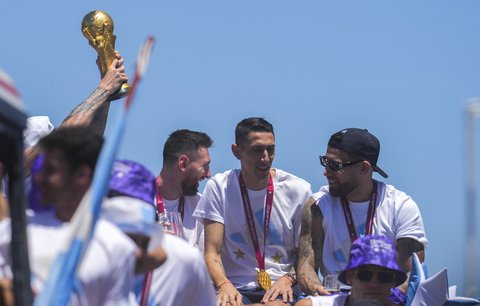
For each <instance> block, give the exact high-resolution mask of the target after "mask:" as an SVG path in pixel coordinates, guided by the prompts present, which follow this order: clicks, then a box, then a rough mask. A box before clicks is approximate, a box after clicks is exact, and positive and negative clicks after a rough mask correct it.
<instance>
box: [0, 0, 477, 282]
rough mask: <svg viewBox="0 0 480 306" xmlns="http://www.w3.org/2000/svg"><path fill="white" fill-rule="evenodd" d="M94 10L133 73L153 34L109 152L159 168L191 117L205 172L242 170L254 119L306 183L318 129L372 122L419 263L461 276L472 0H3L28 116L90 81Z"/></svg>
mask: <svg viewBox="0 0 480 306" xmlns="http://www.w3.org/2000/svg"><path fill="white" fill-rule="evenodd" d="M95 9H102V10H105V11H106V12H108V13H109V14H110V15H111V16H112V18H113V19H114V22H115V31H114V33H115V34H116V35H117V45H116V48H117V49H118V50H119V51H120V53H121V54H122V55H123V57H124V58H125V61H126V67H127V72H129V73H130V72H132V71H133V68H134V60H135V58H136V56H137V53H138V51H139V48H140V45H141V43H142V42H143V41H144V40H145V38H146V37H147V36H148V35H153V36H154V37H155V38H156V45H155V47H154V50H153V53H152V56H151V61H150V66H149V69H148V71H147V74H146V76H145V78H144V80H143V82H142V83H141V84H140V87H139V91H138V93H137V95H136V100H135V102H134V103H135V105H134V107H133V109H132V111H131V114H130V117H129V122H128V126H127V131H126V134H125V138H124V141H123V145H122V148H121V150H120V152H119V157H122V158H129V159H133V160H136V161H139V162H142V163H144V164H145V165H147V166H148V167H149V168H150V169H151V170H152V171H153V172H154V173H155V174H158V172H159V170H160V168H161V164H162V148H163V144H164V142H165V139H166V138H167V136H168V135H169V134H170V133H171V132H172V131H174V130H176V129H180V128H188V129H193V130H200V131H204V132H206V133H208V134H209V135H210V136H211V137H212V138H213V139H214V142H215V144H214V147H213V148H212V149H211V150H210V153H211V157H212V165H211V169H212V173H217V172H223V171H225V170H228V169H231V168H236V167H239V163H238V161H237V160H236V159H235V158H234V157H233V155H232V154H231V151H230V145H231V144H232V143H233V141H234V129H235V126H236V124H237V122H239V121H240V120H241V119H243V118H246V117H251V116H261V117H265V118H266V119H267V120H268V121H270V122H271V123H272V124H273V125H274V127H275V133H276V157H275V162H274V166H275V167H278V168H281V169H284V170H286V171H289V172H291V173H293V174H296V175H297V176H299V177H302V178H304V179H306V180H307V181H308V182H310V183H311V185H312V190H313V191H314V192H315V191H317V190H318V188H319V187H320V186H321V185H323V184H325V183H326V180H325V178H324V177H323V174H322V173H323V168H322V167H321V166H320V163H319V160H318V156H319V155H323V154H324V153H325V150H326V143H327V141H328V139H329V136H330V135H331V134H333V133H334V132H336V131H338V130H340V129H343V128H346V127H361V128H367V129H368V130H370V131H371V132H372V133H373V134H375V135H376V136H377V137H378V138H379V140H380V142H381V153H380V158H379V163H378V164H379V166H380V167H381V168H382V169H383V170H385V171H386V172H387V173H388V174H389V178H388V179H386V180H385V179H383V178H381V177H380V176H378V175H375V177H376V178H378V179H382V180H383V181H385V182H387V183H389V184H392V185H394V186H395V187H397V189H400V190H402V191H405V192H406V193H408V194H409V195H411V196H412V198H413V199H414V200H415V201H416V202H417V203H418V206H419V207H420V210H421V212H422V215H423V218H424V222H425V227H426V231H427V236H428V239H429V242H430V244H429V247H428V249H427V253H426V257H427V265H428V269H429V272H430V274H433V273H436V272H438V271H439V270H440V269H441V268H442V267H447V268H448V276H449V282H450V284H458V285H459V286H460V290H461V289H462V285H463V271H464V265H463V262H464V260H463V258H464V257H463V256H464V251H463V250H464V245H465V243H464V236H465V224H464V219H465V215H466V213H465V179H464V176H465V175H464V170H465V166H466V165H465V149H464V147H465V141H464V139H465V136H464V134H465V123H464V115H465V114H464V112H465V111H464V109H465V104H466V101H467V99H469V98H472V97H476V96H480V18H479V16H480V2H479V1H468V0H465V1H453V0H452V1H441V0H440V1H428V0H425V1H414V0H406V1H373V0H366V1H320V0H316V1H307V0H306V1H281V0H277V1H273V0H260V1H259V0H257V1H252V0H245V1H219V0H217V1H213V0H212V1H210V0H202V1H180V0H179V1H160V0H159V1H149V2H147V1H119V0H117V1H98V2H95V1H25V0H16V1H4V3H3V4H2V9H1V10H0V25H1V27H0V28H1V30H0V33H1V37H2V43H1V47H0V67H1V68H3V69H4V70H5V71H7V72H8V73H9V74H10V76H11V77H12V78H13V80H14V82H15V84H16V86H17V89H18V90H19V91H20V93H21V95H22V98H23V101H24V104H25V107H26V109H27V113H28V115H48V116H50V119H51V121H52V122H53V123H54V124H55V125H58V124H59V123H60V122H61V121H62V119H63V118H64V117H65V116H66V115H67V114H68V113H69V112H70V110H71V109H72V108H73V107H74V106H76V105H77V104H79V103H80V102H81V101H83V100H84V99H85V98H86V97H87V96H88V95H89V93H90V92H91V91H93V89H94V88H95V87H96V86H97V84H98V82H99V72H98V70H97V66H96V64H95V59H96V53H95V51H94V49H93V48H91V47H90V46H89V45H88V42H87V40H86V39H85V38H84V37H83V35H82V33H81V31H80V25H81V21H82V18H83V16H84V15H85V14H87V13H88V12H90V11H92V10H95ZM120 103H121V102H115V104H113V105H112V108H111V112H110V114H111V118H110V119H113V118H114V116H113V115H114V114H115V113H116V109H117V108H118V105H120ZM110 122H112V121H110ZM479 126H480V123H477V127H476V132H477V136H476V142H477V143H478V142H480V141H479V138H480V136H479V135H480V128H479ZM107 132H108V131H107ZM477 148H478V144H477ZM477 152H478V150H477ZM477 155H478V154H477ZM479 170H480V167H479V165H478V163H477V165H476V168H475V173H476V175H477V181H480V177H479V174H480V171H479ZM478 184H479V183H478V182H477V185H478ZM202 186H203V185H202ZM476 195H477V203H476V204H477V212H476V216H475V217H476V219H479V216H480V213H479V210H480V209H479V203H478V202H479V201H478V191H477V193H476ZM478 231H479V225H477V237H478ZM478 240H479V239H477V241H478ZM477 243H478V242H477ZM478 261H480V260H478ZM479 264H480V263H479V262H477V263H476V267H477V268H476V269H477V270H480V269H479V268H478V267H479ZM476 274H477V275H479V274H480V271H477V273H476Z"/></svg>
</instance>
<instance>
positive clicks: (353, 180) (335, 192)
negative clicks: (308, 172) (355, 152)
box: [323, 147, 360, 197]
mask: <svg viewBox="0 0 480 306" xmlns="http://www.w3.org/2000/svg"><path fill="white" fill-rule="evenodd" d="M325 158H326V160H327V161H328V163H332V164H348V163H352V165H351V166H348V167H343V168H341V169H340V170H337V171H334V170H332V169H331V167H329V166H328V165H327V166H325V167H324V171H323V175H324V176H325V177H326V178H327V181H328V187H329V192H330V194H331V195H332V196H335V197H341V196H347V195H348V194H349V193H350V192H352V191H353V190H355V189H356V188H357V186H358V185H359V179H360V178H359V176H358V171H359V169H358V168H359V166H360V164H358V163H356V162H357V160H356V159H355V158H352V157H350V156H348V154H347V153H345V152H343V151H341V150H339V149H335V148H332V147H328V148H327V153H326V154H325Z"/></svg>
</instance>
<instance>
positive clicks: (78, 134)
mask: <svg viewBox="0 0 480 306" xmlns="http://www.w3.org/2000/svg"><path fill="white" fill-rule="evenodd" d="M39 145H40V147H41V148H43V149H44V150H47V151H49V150H53V149H58V150H60V151H61V152H62V153H63V156H64V158H65V160H66V161H67V163H68V166H69V168H70V171H74V170H76V169H77V168H78V167H79V166H81V165H87V166H89V167H90V168H91V169H92V170H93V169H95V166H96V164H97V159H98V156H99V154H100V150H101V149H102V145H103V137H102V135H100V134H99V133H98V132H96V131H95V130H94V129H93V128H91V127H89V126H72V127H63V128H59V129H57V130H54V131H53V132H52V133H50V134H49V135H47V136H45V137H44V138H42V139H40V142H39ZM92 173H93V171H92Z"/></svg>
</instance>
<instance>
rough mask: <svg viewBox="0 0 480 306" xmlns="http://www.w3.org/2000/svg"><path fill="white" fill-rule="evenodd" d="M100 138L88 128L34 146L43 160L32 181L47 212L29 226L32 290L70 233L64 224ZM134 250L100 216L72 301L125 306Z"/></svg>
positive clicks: (88, 176)
mask: <svg viewBox="0 0 480 306" xmlns="http://www.w3.org/2000/svg"><path fill="white" fill-rule="evenodd" d="M102 144H103V138H102V136H101V135H99V134H98V133H96V132H95V131H94V130H92V128H91V127H87V126H75V127H65V128H61V129H58V130H55V131H53V132H52V133H51V134H49V135H48V136H46V137H44V138H42V139H41V140H40V142H39V146H40V148H41V149H42V150H43V152H44V154H45V155H44V161H43V165H42V168H41V170H40V172H39V173H37V174H36V175H35V177H34V179H35V181H36V182H37V183H38V186H39V188H40V194H41V200H42V201H43V202H48V203H50V204H51V205H52V207H53V210H52V211H46V212H41V213H38V214H35V215H34V216H33V217H32V218H31V219H30V220H29V224H28V233H29V237H30V238H32V239H30V240H29V244H30V245H29V249H30V252H29V253H30V258H31V262H32V273H33V282H32V284H33V287H34V290H41V288H42V287H43V283H44V282H45V281H46V277H47V275H48V271H49V265H48V264H45V263H46V260H47V261H48V260H49V259H52V258H55V256H56V255H55V254H56V253H58V250H59V248H60V246H61V244H62V243H63V241H64V239H65V238H66V237H67V235H68V233H69V230H70V228H69V222H70V220H71V218H72V217H73V215H74V214H75V212H76V210H77V208H78V206H79V204H80V202H81V200H82V198H83V196H84V195H85V193H86V192H87V190H88V189H89V187H90V185H91V182H92V179H93V173H94V170H95V166H96V163H97V159H98V156H99V153H100V150H101V148H102ZM135 252H136V246H135V245H134V243H133V242H132V241H131V239H129V238H128V237H127V236H125V234H123V233H122V232H121V231H120V230H119V229H118V228H117V227H116V226H115V225H113V224H111V223H110V222H108V221H106V220H104V219H102V218H100V219H99V220H98V222H97V224H96V227H95V231H94V232H93V236H92V239H91V241H90V243H89V245H88V248H87V250H86V253H85V256H84V258H83V260H82V262H81V264H80V265H79V270H78V274H77V275H78V278H79V282H78V284H77V285H79V286H75V293H76V294H75V295H74V296H75V297H76V298H77V299H78V300H80V301H83V302H86V303H87V305H129V303H130V302H129V291H130V288H132V286H133V281H134V268H135Z"/></svg>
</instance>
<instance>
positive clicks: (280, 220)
mask: <svg viewBox="0 0 480 306" xmlns="http://www.w3.org/2000/svg"><path fill="white" fill-rule="evenodd" d="M239 174H240V170H239V169H236V170H230V171H227V172H224V173H219V174H217V175H215V176H214V177H213V178H212V179H210V180H209V181H208V182H207V184H206V186H205V189H204V192H203V196H202V198H201V200H200V202H199V203H198V206H197V209H196V210H195V212H194V213H193V216H194V217H195V218H197V219H198V220H200V221H201V220H203V219H207V220H213V221H216V222H220V223H222V224H224V225H225V233H224V235H225V236H224V244H223V248H222V252H221V256H222V263H223V266H224V268H225V273H226V275H227V277H228V279H229V280H230V281H231V282H232V283H233V285H234V286H235V287H237V288H255V287H258V286H257V271H256V268H258V262H257V259H256V257H255V250H254V247H253V243H252V238H251V235H250V231H249V229H248V225H247V219H246V217H245V211H244V206H243V201H242V197H241V192H240V186H239V182H238V176H239ZM273 182H274V199H273V207H272V212H271V217H270V227H269V232H268V238H267V242H266V247H265V270H266V271H267V273H268V274H269V275H270V277H271V278H272V280H273V281H275V280H277V279H278V278H280V277H281V276H283V275H285V274H286V273H288V272H290V269H291V267H292V265H293V264H294V263H295V260H296V258H297V251H296V248H297V246H298V239H299V236H300V223H301V220H300V219H301V214H302V209H303V207H304V204H305V202H306V200H307V199H308V197H309V196H310V195H311V189H310V184H309V183H307V182H306V181H304V180H302V179H300V178H298V177H296V176H294V175H292V174H289V173H287V172H285V171H282V170H280V169H276V175H275V177H274V178H273ZM266 194H267V192H266V188H265V189H264V190H260V191H252V190H248V195H249V199H250V203H251V207H252V212H253V216H254V219H255V225H256V232H257V236H258V241H259V246H260V252H261V254H263V252H264V248H263V247H264V218H265V215H264V213H265V212H264V211H265V198H266Z"/></svg>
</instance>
